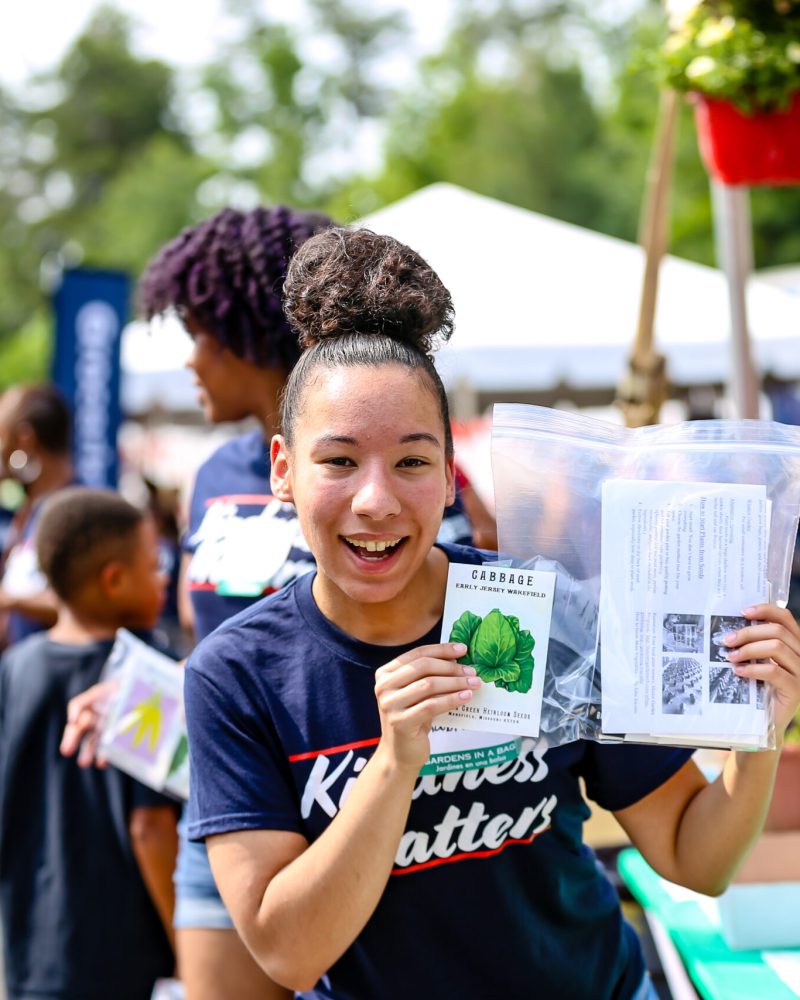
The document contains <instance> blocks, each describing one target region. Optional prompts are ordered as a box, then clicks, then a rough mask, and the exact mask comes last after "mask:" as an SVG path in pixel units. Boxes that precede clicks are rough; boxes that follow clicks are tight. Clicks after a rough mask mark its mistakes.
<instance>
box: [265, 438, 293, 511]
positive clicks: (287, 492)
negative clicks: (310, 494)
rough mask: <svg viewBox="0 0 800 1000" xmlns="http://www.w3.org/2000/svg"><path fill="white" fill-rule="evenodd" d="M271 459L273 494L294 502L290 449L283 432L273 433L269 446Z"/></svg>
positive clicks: (270, 479)
mask: <svg viewBox="0 0 800 1000" xmlns="http://www.w3.org/2000/svg"><path fill="white" fill-rule="evenodd" d="M269 461H270V474H269V481H270V487H271V489H272V495H273V496H274V497H275V498H276V499H278V500H283V501H284V503H294V494H293V492H292V470H291V462H290V460H289V449H288V448H287V447H286V441H285V440H284V437H283V434H275V435H273V438H272V442H271V444H270V446H269Z"/></svg>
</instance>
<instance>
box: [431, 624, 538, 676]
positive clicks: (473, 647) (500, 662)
mask: <svg viewBox="0 0 800 1000" xmlns="http://www.w3.org/2000/svg"><path fill="white" fill-rule="evenodd" d="M449 641H450V642H463V643H464V644H465V645H466V646H467V653H466V655H465V656H462V657H461V659H460V660H459V663H466V664H469V665H470V666H473V667H475V670H476V671H477V673H478V677H480V679H481V680H482V681H484V682H487V683H491V684H495V685H497V687H501V688H505V690H506V691H512V692H513V691H516V692H519V693H520V694H525V692H526V691H530V689H531V684H532V683H533V667H534V659H533V647H534V646H535V645H536V641H535V639H534V638H533V636H532V635H531V633H530V631H529V630H528V629H524V628H523V629H521V628H520V627H519V618H517V617H516V615H504V614H503V612H502V611H500V609H499V608H494V609H493V610H492V611H490V612H489V614H488V615H486V617H485V618H481V617H480V615H476V614H473V613H472V612H471V611H465V612H464V613H463V614H462V615H461V616H460V617H459V618H457V619H456V620H455V622H453V627H452V629H451V631H450V640H449Z"/></svg>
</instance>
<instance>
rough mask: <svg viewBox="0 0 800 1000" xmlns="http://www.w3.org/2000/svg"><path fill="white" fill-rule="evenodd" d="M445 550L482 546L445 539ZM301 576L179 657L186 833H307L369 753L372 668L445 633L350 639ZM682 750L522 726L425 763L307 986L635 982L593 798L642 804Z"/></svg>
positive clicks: (637, 966) (632, 943) (577, 993)
mask: <svg viewBox="0 0 800 1000" xmlns="http://www.w3.org/2000/svg"><path fill="white" fill-rule="evenodd" d="M442 548H443V549H444V551H445V552H446V554H447V555H448V557H449V559H450V560H451V561H456V562H468V563H479V562H482V561H484V559H485V558H486V554H485V553H482V552H479V551H478V550H476V549H470V548H464V547H460V546H442ZM312 580H313V576H312V575H311V574H308V575H306V576H303V577H301V578H300V579H298V580H296V581H295V582H294V583H293V584H292V585H290V586H288V587H286V588H285V589H284V590H282V591H281V592H279V593H277V594H274V595H272V596H271V597H268V598H266V599H264V600H263V601H261V602H259V603H258V604H255V605H254V606H252V607H251V608H250V609H248V610H247V611H244V612H242V613H241V614H240V615H238V616H237V617H236V618H235V619H233V620H232V621H230V622H228V623H227V624H225V625H224V626H222V627H221V628H220V629H218V630H217V631H216V632H215V633H214V634H213V635H212V636H210V637H209V638H208V639H206V640H205V641H204V642H202V643H201V644H200V645H199V646H198V648H197V649H196V650H195V652H194V653H193V655H192V657H191V658H190V660H189V664H188V668H187V670H186V706H187V718H188V723H189V737H190V740H189V742H190V747H191V751H190V752H191V766H192V789H191V799H190V804H189V821H190V824H189V835H190V837H193V838H195V839H202V838H204V837H207V836H210V835H213V834H219V833H226V832H231V831H235V830H246V829H254V830H258V829H275V830H289V831H293V832H297V833H300V834H302V835H303V836H304V837H306V838H307V840H308V841H309V842H313V841H314V840H315V839H316V838H317V837H319V836H320V834H321V833H322V832H323V831H324V830H325V828H326V827H327V826H328V824H329V823H330V822H331V821H332V820H333V819H334V818H335V816H336V814H337V812H338V810H339V808H340V806H341V804H342V801H343V799H344V796H346V795H347V793H348V790H349V789H350V788H351V787H352V783H353V781H354V780H355V779H356V778H357V776H358V774H359V772H360V771H361V770H362V768H363V767H364V765H365V764H366V762H367V760H368V759H369V757H370V756H371V754H372V752H373V751H374V748H375V745H376V744H377V742H378V738H379V734H380V721H379V715H378V709H377V704H376V701H375V694H374V676H375V670H376V669H377V668H378V667H379V666H381V665H382V664H384V663H386V662H388V661H389V660H391V659H392V658H394V657H395V656H397V655H399V654H400V653H401V652H403V651H404V650H406V649H410V648H413V647H415V646H418V645H420V644H423V643H429V642H438V641H439V632H440V629H441V624H440V625H438V626H437V627H436V628H434V629H433V630H432V631H431V632H430V633H429V634H428V635H424V636H420V638H419V639H418V640H417V641H415V642H414V643H411V644H409V645H408V646H403V647H399V648H398V647H387V646H375V645H370V644H367V643H363V642H360V641H357V640H355V639H352V638H351V637H349V636H347V635H346V634H344V633H343V632H342V631H340V630H339V629H338V628H337V627H336V626H334V625H333V624H332V623H331V622H329V621H328V620H327V619H326V618H325V617H324V616H323V615H322V613H321V612H320V611H319V609H318V608H317V605H316V602H315V601H314V598H313V595H312V591H311V585H312ZM689 756H690V754H689V753H687V752H684V751H676V750H672V749H665V748H661V747H634V746H601V745H599V744H595V743H590V742H575V743H572V744H569V745H567V746H563V747H558V748H555V747H554V748H548V746H547V743H546V741H544V740H538V741H537V740H533V739H526V740H524V741H523V744H522V750H521V753H520V756H519V758H518V759H517V760H516V761H513V762H511V763H507V764H504V765H500V766H497V767H492V768H484V769H480V770H473V771H464V772H457V773H452V774H446V775H426V776H424V777H420V778H419V780H418V782H417V786H416V789H415V792H414V796H413V802H412V806H411V811H410V815H409V820H408V824H407V827H406V831H405V833H404V835H403V837H402V839H401V842H400V845H399V848H398V851H397V855H396V861H395V868H394V870H393V872H392V875H391V877H390V879H389V883H388V885H387V888H386V890H385V891H384V894H383V896H382V898H381V900H380V902H379V903H378V906H377V908H376V910H375V912H374V913H373V915H372V917H371V918H370V920H369V921H368V923H367V925H366V926H365V928H364V930H363V931H362V932H361V934H359V936H358V938H357V940H356V941H355V943H354V944H353V945H352V946H351V947H350V948H349V949H348V950H347V951H346V952H345V954H344V955H343V956H342V957H341V958H340V959H339V961H338V962H336V964H335V965H334V966H333V967H332V968H331V969H330V970H329V973H328V975H327V976H326V977H325V978H324V980H323V981H322V982H321V983H320V984H318V986H317V987H316V989H315V990H314V991H312V992H311V993H310V994H308V995H309V996H313V997H335V998H338V1000H343V998H348V1000H350V998H357V1000H407V998H408V997H411V996H426V997H427V996H430V997H433V996H448V997H451V996H452V997H469V998H470V1000H496V998H501V997H502V998H511V997H522V996H538V997H544V998H558V1000H570V998H575V1000H585V998H586V997H587V996H591V997H592V998H593V1000H603V998H612V997H613V998H619V1000H625V998H629V997H632V996H633V995H634V993H635V991H636V989H637V987H638V986H639V984H640V982H641V979H642V975H643V972H644V966H643V961H642V956H641V951H640V948H639V944H638V941H637V939H636V936H635V934H634V933H633V931H632V930H631V928H629V927H628V926H627V925H626V924H625V922H624V921H623V918H622V914H621V912H620V908H619V904H618V901H617V897H616V894H615V892H614V889H613V887H612V886H611V884H610V883H609V882H608V880H607V879H606V877H605V876H604V875H603V874H602V872H601V870H600V868H599V867H598V865H597V863H596V861H595V858H594V855H593V854H592V852H591V850H590V849H589V848H587V847H586V846H584V845H583V843H582V836H581V834H582V824H583V822H584V821H585V820H586V819H587V817H588V815H589V809H588V807H587V805H586V803H585V801H584V800H583V798H582V796H581V791H580V786H579V781H578V779H579V778H580V777H583V778H584V779H585V781H586V787H587V790H588V793H589V795H590V797H591V798H593V799H594V800H595V801H596V802H598V803H599V804H600V805H601V806H603V807H605V808H607V809H621V808H624V807H626V806H629V805H632V804H633V803H634V802H637V801H638V800H639V799H641V798H642V797H643V796H645V795H647V794H648V793H649V792H651V791H653V790H654V789H655V788H657V787H658V786H659V785H660V784H662V783H663V782H664V781H665V780H666V779H667V778H669V777H670V776H671V775H672V774H674V773H675V771H677V770H678V769H679V768H680V767H681V766H682V765H683V764H684V763H685V761H686V760H687V759H688V757H689Z"/></svg>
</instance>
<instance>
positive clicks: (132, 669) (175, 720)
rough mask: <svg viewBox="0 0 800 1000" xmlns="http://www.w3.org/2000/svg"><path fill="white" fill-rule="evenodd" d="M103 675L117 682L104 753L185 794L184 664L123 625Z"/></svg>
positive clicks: (142, 777)
mask: <svg viewBox="0 0 800 1000" xmlns="http://www.w3.org/2000/svg"><path fill="white" fill-rule="evenodd" d="M103 679H104V680H111V679H113V680H114V681H115V682H116V685H117V686H116V693H115V694H114V695H113V698H112V701H111V703H110V705H109V706H108V713H107V716H106V719H105V723H104V725H103V730H102V733H101V737H100V753H101V754H102V755H103V756H104V757H106V758H107V760H108V761H109V763H111V764H113V765H114V766H115V767H118V768H119V769H120V770H121V771H125V773H126V774H130V775H131V776H132V777H134V778H136V779H137V780H138V781H141V782H142V783H143V784H145V785H148V786H149V787H151V788H154V789H156V790H157V791H171V792H172V793H173V794H177V795H179V797H183V796H182V795H181V794H180V792H179V789H182V788H183V780H182V774H181V771H182V768H183V764H184V758H185V757H186V756H187V755H186V754H185V753H184V754H181V747H182V746H185V745H186V744H185V741H186V722H185V719H184V715H183V669H182V667H181V666H180V665H179V664H178V663H176V662H175V661H174V660H171V659H170V658H169V657H168V656H164V654H163V653H159V652H158V651H157V650H155V649H153V648H152V647H151V646H148V645H146V644H145V643H143V642H141V641H140V640H139V639H137V638H136V637H135V636H134V635H131V633H130V632H127V631H125V630H124V629H123V630H120V632H119V633H118V635H117V639H116V641H115V643H114V647H113V648H112V651H111V654H110V656H109V659H108V663H107V664H106V671H105V672H104V676H103ZM187 780H188V779H187ZM168 783H171V785H172V787H171V788H167V785H168Z"/></svg>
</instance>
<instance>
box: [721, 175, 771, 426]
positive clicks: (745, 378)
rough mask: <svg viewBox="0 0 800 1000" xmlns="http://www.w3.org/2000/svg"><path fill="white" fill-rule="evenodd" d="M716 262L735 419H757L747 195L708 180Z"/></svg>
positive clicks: (746, 192) (736, 187) (742, 189)
mask: <svg viewBox="0 0 800 1000" xmlns="http://www.w3.org/2000/svg"><path fill="white" fill-rule="evenodd" d="M711 200H712V205H713V209H714V235H715V241H716V246H717V260H718V262H719V265H720V267H721V268H722V270H723V271H724V272H725V277H726V279H727V282H728V300H729V302H730V311H731V356H732V371H731V391H732V394H733V404H734V409H735V413H736V416H737V417H740V418H742V417H749V418H753V419H757V418H758V388H759V387H758V377H757V375H756V371H755V368H754V367H753V360H752V356H751V351H750V335H749V333H748V329H747V298H746V292H747V281H748V278H749V277H750V274H751V273H752V270H753V232H752V226H751V222H750V192H749V190H748V189H747V188H746V187H744V186H740V185H736V186H734V185H731V184H721V183H720V182H719V181H715V180H712V181H711Z"/></svg>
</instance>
